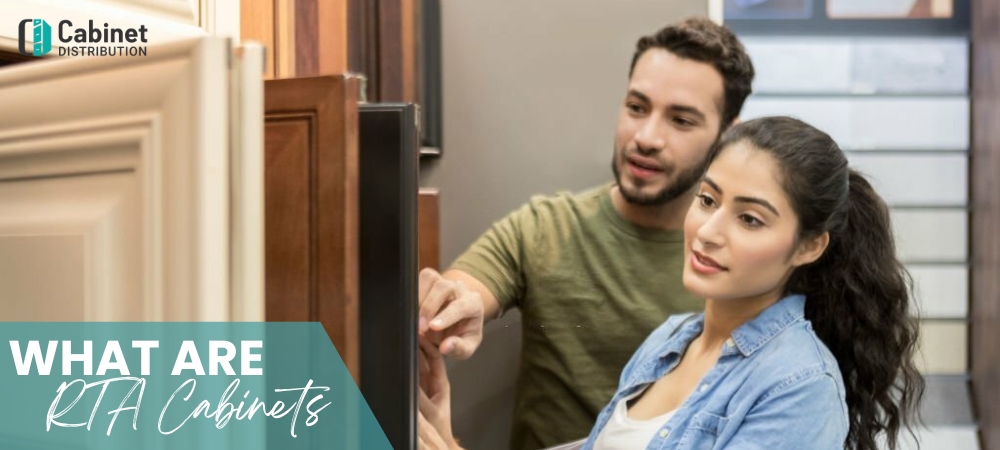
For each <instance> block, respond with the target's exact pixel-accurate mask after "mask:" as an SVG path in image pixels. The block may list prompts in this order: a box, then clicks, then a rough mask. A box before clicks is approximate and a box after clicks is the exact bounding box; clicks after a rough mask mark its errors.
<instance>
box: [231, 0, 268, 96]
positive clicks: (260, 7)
mask: <svg viewBox="0 0 1000 450" xmlns="http://www.w3.org/2000/svg"><path fill="white" fill-rule="evenodd" d="M274 20H275V0H241V2H240V34H241V35H242V36H243V40H245V41H257V42H260V43H261V45H263V46H264V47H265V48H266V49H267V50H266V51H265V55H264V56H265V58H266V59H265V61H264V78H265V79H272V78H274V74H275V62H274V57H275V42H276V41H275V26H274V23H275V21H274Z"/></svg>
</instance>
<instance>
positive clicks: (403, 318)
mask: <svg viewBox="0 0 1000 450" xmlns="http://www.w3.org/2000/svg"><path fill="white" fill-rule="evenodd" d="M359 109H360V110H359V117H360V119H359V121H360V123H359V137H358V138H359V148H360V155H359V158H360V187H361V191H360V194H361V196H360V202H361V204H360V211H361V215H360V236H361V244H360V250H361V253H360V257H361V259H360V274H361V297H360V298H361V380H362V381H361V393H362V394H363V395H364V396H365V401H367V402H368V406H369V407H370V408H371V410H372V412H373V413H374V414H375V417H376V418H377V419H378V421H379V424H380V425H381V426H382V430H383V431H385V434H386V436H387V437H388V438H389V443H390V444H392V447H393V448H395V449H401V450H408V449H414V448H416V441H415V438H414V437H415V436H416V415H415V411H416V407H417V403H416V399H417V394H416V392H417V391H416V390H417V387H416V386H417V323H416V321H417V301H418V300H417V278H418V273H417V271H418V269H417V192H418V189H419V188H418V184H417V170H418V158H419V145H418V139H419V136H418V131H417V125H416V107H415V106H414V105H412V104H364V105H361V106H360V108H359Z"/></svg>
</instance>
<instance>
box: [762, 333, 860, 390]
mask: <svg viewBox="0 0 1000 450" xmlns="http://www.w3.org/2000/svg"><path fill="white" fill-rule="evenodd" d="M753 359H754V360H755V361H754V362H755V364H753V366H754V368H753V370H754V371H755V372H757V373H758V375H763V374H767V378H769V379H770V380H772V381H773V385H774V386H773V387H775V388H780V387H789V386H791V385H793V384H795V383H799V382H805V381H807V380H810V379H815V378H817V377H820V378H825V377H830V378H832V379H833V380H834V381H835V382H836V384H837V385H839V386H843V380H842V377H841V374H840V367H839V365H838V364H837V359H836V358H835V357H834V355H833V353H832V352H831V351H830V349H829V348H827V346H826V345H825V344H824V343H823V341H822V340H821V339H820V338H819V336H817V335H816V333H815V332H814V331H813V330H812V326H811V324H810V323H809V321H807V320H804V321H802V322H800V323H797V324H795V325H794V326H791V327H788V328H787V329H786V330H784V332H782V333H780V334H778V335H777V336H775V337H774V339H773V340H772V341H771V342H769V343H768V345H765V346H763V347H762V348H761V349H760V350H759V351H758V352H757V354H756V355H755V357H754V358H753ZM761 372H763V373H761Z"/></svg>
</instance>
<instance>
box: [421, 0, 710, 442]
mask: <svg viewBox="0 0 1000 450" xmlns="http://www.w3.org/2000/svg"><path fill="white" fill-rule="evenodd" d="M707 12H708V2H706V1H704V0H670V1H664V0H544V1H540V0H502V1H500V0H441V14H442V77H443V79H442V86H443V92H442V100H443V131H444V136H443V151H444V156H443V157H442V158H441V159H440V160H438V161H434V162H430V163H424V167H423V168H422V180H421V184H422V185H423V186H434V187H438V188H440V189H441V257H442V262H444V263H445V264H447V263H449V262H450V261H452V260H453V259H454V258H455V257H457V256H458V254H459V253H460V252H462V251H463V250H464V249H465V248H466V247H467V246H468V245H469V244H470V243H471V242H472V241H473V240H474V239H475V238H476V237H478V236H479V234H480V233H482V232H483V231H484V230H485V229H486V228H487V227H488V226H489V225H490V224H491V223H492V222H493V221H495V220H497V219H499V218H501V217H502V216H504V215H505V214H506V213H508V212H509V211H511V210H513V209H515V208H517V207H518V206H519V205H520V204H522V203H524V202H525V201H526V200H527V199H528V198H529V197H530V196H531V195H533V194H540V193H553V192H555V191H559V190H574V191H576V190H581V189H584V188H587V187H589V186H593V185H596V184H599V183H603V182H606V181H609V180H611V169H610V163H611V151H612V142H613V137H614V129H615V121H616V118H617V114H618V107H619V104H620V102H621V101H622V99H623V95H624V93H625V89H626V86H627V81H628V65H629V62H630V61H631V57H632V50H633V47H634V45H635V41H636V40H637V39H638V38H639V37H640V36H642V35H644V34H648V33H651V32H653V31H655V30H657V29H658V28H660V27H662V26H664V25H666V24H668V23H670V22H673V21H676V20H678V19H680V18H683V17H687V16H691V15H706V14H707ZM519 346H520V326H519V321H518V317H517V315H516V314H514V315H511V316H508V317H506V318H504V319H503V320H501V321H500V322H496V323H493V324H491V325H490V326H489V327H487V332H486V335H485V338H484V344H483V346H482V347H481V349H480V351H479V353H478V354H477V355H476V356H475V357H474V358H473V359H471V360H470V361H468V362H460V363H452V364H450V373H451V376H452V383H453V389H454V394H453V397H454V406H453V408H454V413H455V416H456V417H455V431H456V434H458V435H459V437H461V438H462V439H463V444H465V445H466V448H474V449H476V450H489V449H500V448H506V447H507V434H508V431H509V426H510V414H511V410H512V403H511V399H512V397H513V382H514V374H515V370H516V366H517V361H518V360H517V358H518V352H519Z"/></svg>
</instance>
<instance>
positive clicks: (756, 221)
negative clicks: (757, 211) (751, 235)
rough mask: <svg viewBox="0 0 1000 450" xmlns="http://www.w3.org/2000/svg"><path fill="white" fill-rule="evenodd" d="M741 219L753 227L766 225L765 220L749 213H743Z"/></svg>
mask: <svg viewBox="0 0 1000 450" xmlns="http://www.w3.org/2000/svg"><path fill="white" fill-rule="evenodd" d="M740 221H742V222H743V223H744V224H746V225H747V226H749V227H751V228H758V227H761V226H763V225H764V222H761V221H760V219H758V218H756V217H754V216H751V215H749V214H741V215H740Z"/></svg>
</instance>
